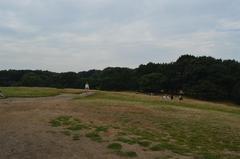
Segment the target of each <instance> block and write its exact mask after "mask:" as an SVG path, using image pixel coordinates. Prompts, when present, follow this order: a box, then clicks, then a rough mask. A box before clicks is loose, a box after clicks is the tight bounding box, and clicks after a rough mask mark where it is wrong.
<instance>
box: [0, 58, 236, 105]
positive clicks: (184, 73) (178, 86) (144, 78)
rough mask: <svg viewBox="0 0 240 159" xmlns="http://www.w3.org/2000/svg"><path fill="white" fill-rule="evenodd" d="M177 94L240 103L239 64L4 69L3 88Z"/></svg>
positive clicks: (193, 61)
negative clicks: (68, 70)
mask: <svg viewBox="0 0 240 159" xmlns="http://www.w3.org/2000/svg"><path fill="white" fill-rule="evenodd" d="M86 82H88V83H89V84H90V87H91V88H93V89H99V90H114V91H140V92H145V93H169V94H177V93H178V92H179V91H180V90H183V91H184V93H185V95H187V96H189V97H194V98H198V99H204V100H230V101H234V102H237V103H240V63H239V62H237V61H235V60H221V59H215V58H213V57H206V56H201V57H195V56H192V55H183V56H181V57H180V58H179V59H178V60H177V61H175V62H172V63H148V64H146V65H140V66H139V67H138V68H135V69H130V68H121V67H108V68H106V69H104V70H89V71H82V72H78V73H75V72H64V73H56V72H50V71H41V70H2V71H0V86H29V87H33V86H34V87H56V88H84V85H85V83H86Z"/></svg>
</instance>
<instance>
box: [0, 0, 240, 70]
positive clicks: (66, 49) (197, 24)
mask: <svg viewBox="0 0 240 159" xmlns="http://www.w3.org/2000/svg"><path fill="white" fill-rule="evenodd" d="M239 5H240V2H238V1H236V0H210V1H205V0H204V1H199V0H183V1H179V0H151V1H149V0H131V1H129V0H122V1H118V0H91V1H85V0H21V1H19V0H2V1H0V57H1V58H0V68H1V69H10V68H15V69H25V68H29V69H49V70H52V71H80V70H86V69H91V68H97V69H102V68H104V67H107V66H126V67H127V66H128V67H137V66H138V65H139V64H141V63H147V62H149V61H153V62H170V61H173V60H176V59H177V57H178V56H180V55H181V54H184V53H191V54H194V55H210V56H214V57H217V58H224V59H226V58H231V59H236V60H240V54H239V53H238V51H239V50H240V47H239V45H238V44H239V42H240V38H239V37H240V36H239V30H240V23H239V22H240V14H239V12H240V11H239Z"/></svg>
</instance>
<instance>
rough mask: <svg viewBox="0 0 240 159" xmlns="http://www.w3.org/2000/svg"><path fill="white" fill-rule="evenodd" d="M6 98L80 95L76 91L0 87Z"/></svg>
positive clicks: (79, 91)
mask: <svg viewBox="0 0 240 159" xmlns="http://www.w3.org/2000/svg"><path fill="white" fill-rule="evenodd" d="M0 90H1V91H2V93H3V94H4V95H5V96H6V97H48V96H56V95H59V94H61V93H81V92H82V91H81V90H78V89H56V88H38V87H0Z"/></svg>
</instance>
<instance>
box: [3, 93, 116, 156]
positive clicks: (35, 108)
mask: <svg viewBox="0 0 240 159" xmlns="http://www.w3.org/2000/svg"><path fill="white" fill-rule="evenodd" d="M91 94H92V93H84V94H81V95H80V96H87V95H91ZM77 96H79V95H73V94H62V95H59V96H56V97H44V98H8V99H3V100H0V159H112V158H118V157H117V156H116V155H114V154H112V153H110V152H109V151H108V150H105V149H103V148H102V145H99V144H96V143H94V142H92V141H90V140H89V139H87V138H84V137H82V138H81V140H80V141H73V140H69V138H68V137H67V136H64V135H63V134H61V133H58V132H56V131H55V129H54V128H53V127H51V126H50V125H49V121H50V120H51V119H53V118H55V117H57V116H59V115H63V114H64V115H72V114H73V113H74V104H73V102H72V100H71V99H73V98H75V97H77ZM79 115H81V113H80V114H79Z"/></svg>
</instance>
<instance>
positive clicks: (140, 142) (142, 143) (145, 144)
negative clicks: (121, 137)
mask: <svg viewBox="0 0 240 159" xmlns="http://www.w3.org/2000/svg"><path fill="white" fill-rule="evenodd" d="M137 143H138V144H139V145H140V146H143V147H149V146H150V145H151V144H152V142H150V141H138V142H137Z"/></svg>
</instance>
